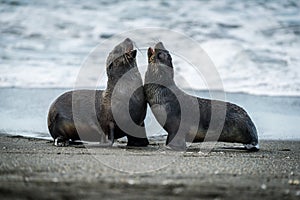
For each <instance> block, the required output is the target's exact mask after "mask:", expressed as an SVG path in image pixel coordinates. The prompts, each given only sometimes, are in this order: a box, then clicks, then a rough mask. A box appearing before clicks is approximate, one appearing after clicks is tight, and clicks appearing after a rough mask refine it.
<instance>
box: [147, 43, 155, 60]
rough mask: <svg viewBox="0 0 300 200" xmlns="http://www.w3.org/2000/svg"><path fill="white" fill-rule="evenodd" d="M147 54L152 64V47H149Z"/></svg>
mask: <svg viewBox="0 0 300 200" xmlns="http://www.w3.org/2000/svg"><path fill="white" fill-rule="evenodd" d="M147 54H148V62H149V63H150V60H151V57H152V56H153V54H154V50H153V49H152V48H151V47H149V48H148V52H147Z"/></svg>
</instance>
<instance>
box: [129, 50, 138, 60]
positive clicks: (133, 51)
mask: <svg viewBox="0 0 300 200" xmlns="http://www.w3.org/2000/svg"><path fill="white" fill-rule="evenodd" d="M136 53H137V51H136V49H135V50H132V51H130V56H131V57H132V58H135V57H136Z"/></svg>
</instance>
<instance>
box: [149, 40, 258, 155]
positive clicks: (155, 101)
mask: <svg viewBox="0 0 300 200" xmlns="http://www.w3.org/2000/svg"><path fill="white" fill-rule="evenodd" d="M144 89H145V94H146V98H147V101H148V103H149V105H150V106H151V110H152V112H153V113H154V116H155V117H156V119H157V120H158V122H159V123H160V124H161V125H162V126H163V128H164V129H165V130H166V131H167V132H168V137H167V141H166V144H167V145H169V146H170V147H171V148H172V149H175V150H184V149H185V148H186V146H185V142H186V141H189V142H202V141H204V138H205V140H206V141H209V140H215V138H216V136H218V133H217V132H214V129H213V128H212V129H211V128H210V129H209V126H210V124H211V121H210V120H211V116H212V113H211V112H212V106H213V107H214V111H216V114H215V117H216V118H215V119H216V120H217V121H219V119H220V121H222V118H224V115H223V114H222V113H220V114H219V113H218V110H221V109H224V108H226V111H225V113H226V115H225V122H224V127H223V129H221V130H222V132H221V134H220V137H219V138H218V141H222V142H232V143H243V144H245V145H249V144H250V145H252V146H255V145H257V144H258V137H257V131H256V128H255V126H254V123H253V122H252V120H251V119H250V117H249V115H248V114H247V112H246V111H245V110H244V109H243V108H241V107H239V106H237V105H235V104H232V103H229V102H222V101H216V100H209V99H203V98H198V97H194V96H191V95H188V94H186V93H184V92H183V91H181V90H180V89H179V88H178V87H177V86H176V85H175V82H174V70H173V64H172V57H171V55H170V54H169V52H168V51H167V50H166V49H165V48H164V46H163V44H162V43H161V42H159V43H157V44H156V46H155V48H154V50H153V49H152V48H149V50H148V69H147V72H146V75H145V85H144ZM177 97H179V98H180V99H182V100H183V102H189V103H192V104H193V105H183V106H185V109H187V110H188V112H194V110H195V109H197V106H198V108H199V111H200V119H199V120H198V121H199V124H198V128H197V130H195V127H191V124H189V119H188V120H187V122H186V124H185V129H184V130H185V133H184V135H183V136H181V137H176V134H177V132H178V129H179V124H180V121H181V109H180V104H179V101H178V99H177ZM185 100H186V101H185ZM164 115H165V116H164ZM186 117H187V118H188V116H186ZM165 118H166V121H165V123H164V121H163V120H162V119H165ZM190 120H191V121H192V120H193V119H190ZM193 128H194V129H193ZM208 130H210V133H209V135H207V131H208ZM206 136H207V137H206ZM171 141H172V143H171ZM252 146H251V147H252ZM249 150H250V149H249ZM252 150H258V148H252Z"/></svg>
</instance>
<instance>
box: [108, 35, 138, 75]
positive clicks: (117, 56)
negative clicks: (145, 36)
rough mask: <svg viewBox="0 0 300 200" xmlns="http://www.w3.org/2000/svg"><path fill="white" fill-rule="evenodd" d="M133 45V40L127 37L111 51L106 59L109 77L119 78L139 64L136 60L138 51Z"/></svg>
mask: <svg viewBox="0 0 300 200" xmlns="http://www.w3.org/2000/svg"><path fill="white" fill-rule="evenodd" d="M133 47H134V45H133V42H132V41H131V40H130V39H129V38H126V39H125V40H124V41H123V42H122V43H120V44H118V45H117V46H115V48H114V49H113V50H112V51H111V52H110V53H109V55H108V58H107V60H106V73H107V76H108V78H109V79H118V78H120V77H121V76H122V75H123V74H125V73H126V72H127V71H129V70H130V69H132V68H134V67H136V66H137V65H136V60H135V58H136V54H137V51H136V50H135V49H133Z"/></svg>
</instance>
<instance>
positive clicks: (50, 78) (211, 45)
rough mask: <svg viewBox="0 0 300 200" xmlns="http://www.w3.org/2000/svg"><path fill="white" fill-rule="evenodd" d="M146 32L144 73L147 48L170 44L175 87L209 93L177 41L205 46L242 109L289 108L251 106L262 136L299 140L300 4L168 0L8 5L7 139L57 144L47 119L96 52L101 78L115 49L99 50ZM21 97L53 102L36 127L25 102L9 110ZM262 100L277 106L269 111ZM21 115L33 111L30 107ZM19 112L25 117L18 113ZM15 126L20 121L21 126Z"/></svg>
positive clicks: (2, 59) (0, 85) (0, 67)
mask: <svg viewBox="0 0 300 200" xmlns="http://www.w3.org/2000/svg"><path fill="white" fill-rule="evenodd" d="M149 27H160V28H164V29H165V30H168V31H165V32H163V31H162V32H161V33H155V34H154V33H152V32H151V31H148V32H147V28H149ZM143 29H145V30H146V31H144V32H143V34H141V31H140V32H139V31H138V32H139V34H137V35H136V38H135V37H134V36H135V35H134V34H133V38H132V37H131V38H132V39H133V40H135V41H137V43H136V46H137V47H138V48H139V56H140V57H139V59H138V60H139V62H140V64H139V67H141V72H142V73H144V71H145V65H146V56H145V55H146V49H147V46H149V45H152V44H154V43H155V42H157V41H159V40H162V41H163V42H164V43H165V45H166V47H167V48H170V49H172V50H173V52H172V53H173V56H174V67H175V78H176V80H177V82H178V83H179V85H181V86H182V87H183V88H187V89H191V88H193V89H196V90H197V91H203V90H207V89H209V88H207V85H206V84H205V83H203V82H205V78H206V77H204V81H203V80H202V81H201V80H199V77H197V76H196V77H195V76H194V75H195V74H194V73H193V71H192V70H189V69H190V68H188V67H189V66H188V65H187V63H186V62H184V61H183V59H178V58H180V55H179V54H180V52H187V53H189V52H190V51H191V49H190V46H189V45H187V44H185V43H183V42H182V40H180V39H177V38H176V37H173V35H174V34H173V33H179V34H182V35H184V36H185V37H187V38H190V39H191V40H192V41H194V43H197V44H199V46H200V47H201V48H202V49H203V50H204V52H206V55H207V56H208V57H209V58H210V59H211V61H212V63H213V64H214V67H215V68H216V71H217V72H218V75H219V76H220V80H221V81H222V86H223V89H224V91H225V92H226V94H227V98H228V96H231V95H233V96H234V97H232V96H231V97H232V98H229V100H233V101H235V102H236V103H238V104H239V103H240V104H244V103H243V98H244V97H245V96H243V95H246V97H249V99H253V100H255V99H256V101H257V102H258V100H257V98H258V99H261V103H257V104H258V105H263V106H270V107H271V108H270V109H271V110H272V108H274V106H281V107H284V108H285V106H287V107H288V108H287V109H286V111H282V112H279V113H281V114H278V113H276V112H267V113H268V115H264V114H263V112H260V111H259V110H256V109H261V110H268V108H265V109H263V106H261V107H259V106H258V107H257V108H255V104H253V103H251V102H248V103H246V104H245V106H246V110H250V111H251V112H252V113H256V114H254V115H255V117H254V118H255V121H261V122H259V129H260V130H263V131H262V132H264V134H262V136H263V137H264V138H267V139H272V138H276V139H293V138H298V139H299V138H300V136H299V135H298V134H297V131H299V129H298V127H297V122H296V121H295V120H296V119H298V117H299V113H300V112H299V111H300V109H299V98H300V56H299V55H300V2H299V1H298V0H287V1H267V0H251V1H250V0H246V1H234V0H224V1H217V0H215V1H196V0H195V1H193V0H189V1H184V3H182V1H167V2H166V1H162V0H157V1H149V0H130V1H121V0H107V1H105V0H87V1H80V0H66V1H63V0H59V1H40V0H0V36H1V37H0V90H1V91H2V92H1V93H0V94H1V95H2V96H0V104H1V107H0V109H1V110H0V112H1V117H0V118H1V122H0V130H1V131H4V132H9V133H13V132H15V133H22V134H25V133H26V132H27V133H28V134H29V135H30V134H31V132H32V131H33V132H36V133H41V134H42V135H43V136H49V135H48V133H47V129H46V127H45V124H44V122H45V121H43V120H44V119H46V114H45V110H47V109H48V105H49V103H51V100H53V98H54V97H55V95H54V94H56V95H58V94H57V92H58V91H61V90H62V91H65V90H66V88H73V87H74V85H75V83H76V80H77V78H78V74H79V72H80V70H81V68H82V65H83V64H84V60H86V58H87V56H88V55H89V54H90V52H91V51H92V50H93V49H95V47H96V46H97V45H98V49H99V52H100V53H99V54H97V58H96V61H97V63H98V64H99V65H101V67H100V66H99V70H102V71H103V69H104V64H105V59H106V57H107V53H108V52H109V51H110V49H111V48H107V47H106V46H103V47H101V44H103V43H105V41H109V40H110V39H112V38H114V37H116V36H117V35H119V36H120V38H123V39H124V37H125V36H126V33H134V32H135V31H134V30H143ZM149 30H151V29H149ZM159 34H161V35H159ZM168 34H171V35H168ZM131 35H132V34H131ZM154 35H155V36H154ZM165 38H167V39H165ZM143 40H144V41H143ZM142 41H143V42H142ZM99 44H100V47H99ZM177 50H178V52H177ZM179 50H180V52H179ZM176 55H177V56H176ZM195 56H196V55H195ZM95 69H97V66H96V68H95ZM91 74H92V75H90V76H86V77H87V79H86V81H84V82H82V83H81V85H80V86H81V87H89V86H91V83H93V84H94V82H95V80H96V81H97V79H98V78H99V77H97V76H99V74H93V73H91ZM182 77H184V78H185V79H187V80H189V84H186V85H185V84H184V83H181V82H180V80H181V78H182ZM202 78H203V77H202ZM104 79H105V78H104ZM97 84H98V86H99V87H102V88H103V87H105V84H106V83H105V80H100V81H99V80H98V82H97ZM35 88H39V89H40V90H36V89H35ZM51 88H52V89H53V95H46V94H44V91H48V93H50V94H51V92H50V91H51V90H50V89H51ZM59 88H60V89H59ZM31 89H32V90H31ZM16 90H17V91H19V92H20V93H21V94H23V95H25V96H24V99H27V98H29V100H30V96H26V95H33V96H36V95H37V96H39V95H41V96H39V98H42V99H43V98H46V99H44V100H43V103H42V102H41V103H40V104H38V107H36V109H37V110H33V111H32V112H33V113H32V112H30V113H31V114H33V116H35V115H34V113H35V112H36V113H37V116H35V117H36V118H35V117H33V116H31V117H27V118H26V120H27V121H26V120H24V121H23V123H21V121H22V117H21V116H24V115H23V114H22V109H21V107H20V106H21V105H22V101H21V99H15V97H14V96H11V97H10V98H11V101H7V99H6V98H7V96H8V95H17V94H16V93H14V92H13V91H16ZM10 91H12V92H10ZM22 91H23V92H22ZM28 91H31V92H32V91H33V93H36V94H31V92H28ZM238 94H243V95H242V96H240V95H238ZM4 96H5V97H6V98H4ZM19 98H22V97H19ZM239 98H240V100H239ZM264 98H267V99H268V100H267V102H269V103H270V104H266V103H264V102H265V101H264V100H263V99H264ZM270 99H274V101H275V102H281V103H277V104H274V105H273V104H272V102H273V103H274V101H273V100H270ZM29 100H28V101H26V102H27V104H28V103H30V101H29ZM32 101H33V102H36V101H34V100H32ZM15 102H18V103H15ZM38 102H39V101H38ZM22 106H23V107H26V109H25V110H27V108H28V105H22ZM15 107H17V108H18V110H17V111H18V112H20V113H18V114H17V113H16V110H15V109H14V108H15ZM270 109H269V111H270ZM41 110H43V112H42V111H41ZM275 110H276V109H275ZM287 111H288V112H287ZM257 113H261V114H257ZM272 113H273V115H272ZM282 113H283V114H282ZM289 113H290V114H289ZM5 116H10V117H5ZM289 117H290V118H291V119H289ZM15 118H17V119H19V120H21V121H18V120H17V121H13V120H12V119H15ZM262 119H264V120H262ZM272 120H275V121H276V122H277V121H278V122H279V121H285V122H286V123H288V124H291V125H290V126H288V125H285V126H280V127H285V129H283V128H280V127H277V128H276V127H275V128H274V127H272V126H273V125H272V123H273V122H272ZM277 125H278V123H277ZM33 127H35V128H36V130H35V128H33ZM32 129H34V130H32ZM278 130H280V131H283V132H284V133H282V132H281V133H279V132H280V131H278Z"/></svg>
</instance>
